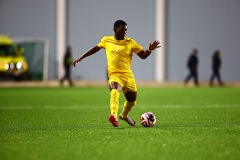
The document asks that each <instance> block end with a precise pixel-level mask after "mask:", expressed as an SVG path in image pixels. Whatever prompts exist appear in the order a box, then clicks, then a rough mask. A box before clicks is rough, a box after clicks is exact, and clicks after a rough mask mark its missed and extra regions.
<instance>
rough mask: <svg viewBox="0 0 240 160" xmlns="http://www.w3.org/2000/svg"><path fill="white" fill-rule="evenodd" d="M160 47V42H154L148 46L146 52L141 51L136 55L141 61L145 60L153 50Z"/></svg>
mask: <svg viewBox="0 0 240 160" xmlns="http://www.w3.org/2000/svg"><path fill="white" fill-rule="evenodd" d="M159 47H161V46H160V42H159V41H157V40H155V41H153V42H152V43H150V44H149V47H148V49H147V50H141V51H140V52H139V53H137V55H138V56H139V57H140V58H141V59H146V58H147V57H148V56H149V55H150V54H151V53H152V51H153V50H155V49H157V48H159Z"/></svg>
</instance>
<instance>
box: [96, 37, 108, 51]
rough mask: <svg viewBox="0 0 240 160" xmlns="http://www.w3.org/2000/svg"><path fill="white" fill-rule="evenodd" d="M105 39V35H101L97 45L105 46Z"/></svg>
mask: <svg viewBox="0 0 240 160" xmlns="http://www.w3.org/2000/svg"><path fill="white" fill-rule="evenodd" d="M105 39H106V37H103V38H102V39H101V41H100V42H99V43H98V47H100V48H105V42H106V41H105Z"/></svg>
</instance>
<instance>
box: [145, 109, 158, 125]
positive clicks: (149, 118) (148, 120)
mask: <svg viewBox="0 0 240 160" xmlns="http://www.w3.org/2000/svg"><path fill="white" fill-rule="evenodd" d="M156 120H157V119H156V116H155V115H154V114H153V113H152V112H146V113H143V114H142V115H141V124H142V125H143V126H144V127H152V126H154V125H155V123H156Z"/></svg>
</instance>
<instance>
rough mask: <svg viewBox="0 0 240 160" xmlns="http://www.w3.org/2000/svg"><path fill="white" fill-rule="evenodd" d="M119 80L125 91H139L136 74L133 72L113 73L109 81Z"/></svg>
mask: <svg viewBox="0 0 240 160" xmlns="http://www.w3.org/2000/svg"><path fill="white" fill-rule="evenodd" d="M111 82H117V83H118V84H120V85H121V87H122V90H123V92H124V93H125V92H126V91H133V92H137V86H136V82H135V78H134V75H133V74H132V73H111V75H110V76H109V80H108V83H109V84H110V83H111Z"/></svg>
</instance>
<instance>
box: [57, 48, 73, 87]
mask: <svg viewBox="0 0 240 160" xmlns="http://www.w3.org/2000/svg"><path fill="white" fill-rule="evenodd" d="M63 65H64V70H65V74H64V76H63V78H62V79H61V80H60V85H61V86H62V85H63V82H64V81H65V80H68V82H69V85H70V86H73V82H72V79H71V65H72V48H71V47H70V46H68V47H67V49H66V52H65V55H64V59H63Z"/></svg>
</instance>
